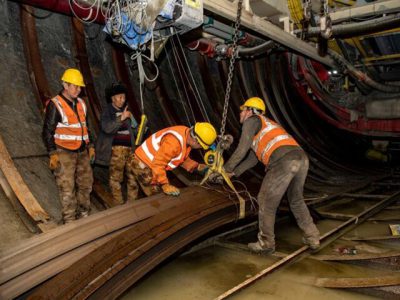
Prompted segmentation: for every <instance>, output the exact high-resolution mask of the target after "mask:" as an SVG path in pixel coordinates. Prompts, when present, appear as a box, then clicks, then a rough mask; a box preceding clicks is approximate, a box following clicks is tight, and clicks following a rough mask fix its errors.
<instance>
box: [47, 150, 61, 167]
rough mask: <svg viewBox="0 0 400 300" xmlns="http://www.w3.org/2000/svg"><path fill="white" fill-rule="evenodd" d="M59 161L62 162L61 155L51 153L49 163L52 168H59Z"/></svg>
mask: <svg viewBox="0 0 400 300" xmlns="http://www.w3.org/2000/svg"><path fill="white" fill-rule="evenodd" d="M59 163H60V157H59V156H58V153H53V154H50V163H49V168H50V170H52V171H54V170H55V169H57V167H58V165H59Z"/></svg>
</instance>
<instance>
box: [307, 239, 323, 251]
mask: <svg viewBox="0 0 400 300" xmlns="http://www.w3.org/2000/svg"><path fill="white" fill-rule="evenodd" d="M302 241H303V244H305V245H307V246H308V247H310V249H311V250H317V249H319V247H320V245H321V244H320V242H319V240H318V239H314V238H310V237H309V238H306V237H303V238H302Z"/></svg>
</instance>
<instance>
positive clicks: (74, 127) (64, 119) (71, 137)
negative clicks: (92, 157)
mask: <svg viewBox="0 0 400 300" xmlns="http://www.w3.org/2000/svg"><path fill="white" fill-rule="evenodd" d="M51 101H53V103H54V105H55V106H56V108H57V110H58V112H59V113H60V115H61V122H58V124H57V127H56V131H55V134H54V141H55V143H56V145H58V146H60V147H62V148H65V149H68V150H77V149H79V147H80V146H81V145H82V141H84V142H85V143H86V144H88V143H89V134H88V129H87V126H86V112H87V109H86V104H85V102H84V101H83V100H82V99H81V98H78V99H77V102H76V104H77V106H76V110H77V112H78V115H77V114H76V113H75V112H74V111H73V109H72V108H71V106H69V105H68V103H67V102H66V100H64V99H63V98H62V97H61V96H59V95H58V96H56V97H54V98H53V99H51Z"/></svg>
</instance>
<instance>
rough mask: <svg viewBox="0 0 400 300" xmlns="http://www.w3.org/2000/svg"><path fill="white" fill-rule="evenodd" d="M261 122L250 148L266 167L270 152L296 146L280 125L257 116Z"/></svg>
mask: <svg viewBox="0 0 400 300" xmlns="http://www.w3.org/2000/svg"><path fill="white" fill-rule="evenodd" d="M257 116H258V117H259V118H260V120H261V130H260V131H259V132H258V133H257V134H256V135H255V136H254V138H253V144H252V146H251V148H252V149H253V150H254V152H255V153H256V155H257V158H258V160H259V161H261V162H262V163H263V164H264V165H267V164H268V162H269V159H270V157H271V154H272V152H274V151H275V150H276V149H277V148H279V147H281V146H291V145H292V146H298V145H299V144H298V143H297V142H296V140H295V139H294V138H292V136H291V135H290V134H288V133H287V132H286V131H285V129H283V128H282V126H281V125H279V124H278V123H275V122H274V121H272V120H270V119H268V118H266V117H265V116H262V115H257Z"/></svg>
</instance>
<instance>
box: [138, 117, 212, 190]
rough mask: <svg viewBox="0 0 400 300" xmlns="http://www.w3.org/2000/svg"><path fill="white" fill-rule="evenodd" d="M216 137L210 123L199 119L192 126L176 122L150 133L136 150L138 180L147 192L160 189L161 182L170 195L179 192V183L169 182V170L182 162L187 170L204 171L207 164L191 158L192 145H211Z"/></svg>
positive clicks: (195, 146)
mask: <svg viewBox="0 0 400 300" xmlns="http://www.w3.org/2000/svg"><path fill="white" fill-rule="evenodd" d="M216 138H217V132H216V130H215V128H214V127H213V126H212V125H211V124H210V123H205V122H204V123H203V122H200V123H196V124H195V125H194V126H193V127H191V128H189V127H186V126H173V127H169V128H165V129H162V130H160V131H158V132H156V133H154V134H153V135H151V136H150V137H149V138H148V139H147V140H146V141H145V142H144V143H143V144H142V145H141V146H140V147H138V148H137V149H136V151H135V158H134V159H133V170H134V172H135V175H136V178H138V179H139V182H140V181H142V184H143V185H145V186H147V187H148V188H147V190H146V191H145V192H146V194H147V195H150V194H153V193H155V192H157V191H159V186H161V188H162V190H163V192H164V193H165V194H167V195H172V196H178V195H179V194H180V191H179V189H178V188H177V187H175V186H173V185H171V184H169V181H168V178H167V174H166V171H167V170H172V169H175V168H176V167H178V166H182V167H183V168H184V169H185V170H187V171H188V172H193V171H197V172H199V173H200V174H204V173H205V172H206V171H207V169H208V168H207V166H206V165H205V164H199V163H198V162H196V161H194V160H192V159H190V157H189V153H190V151H191V149H201V148H203V149H204V150H207V149H209V148H210V147H211V146H212V145H213V144H214V141H215V139H216Z"/></svg>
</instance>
